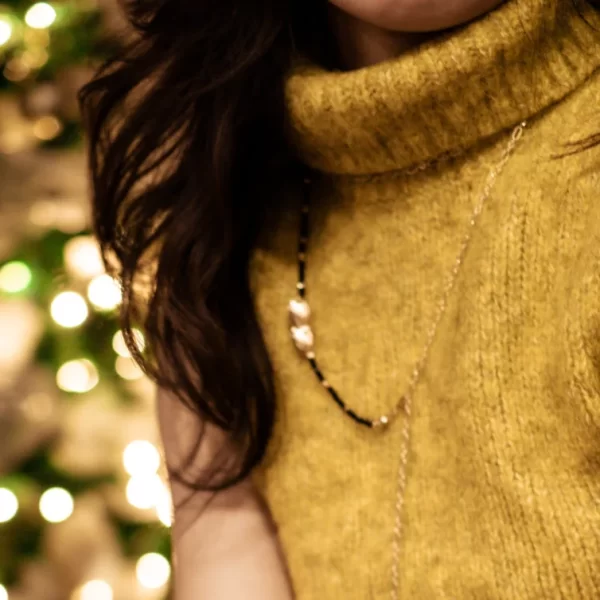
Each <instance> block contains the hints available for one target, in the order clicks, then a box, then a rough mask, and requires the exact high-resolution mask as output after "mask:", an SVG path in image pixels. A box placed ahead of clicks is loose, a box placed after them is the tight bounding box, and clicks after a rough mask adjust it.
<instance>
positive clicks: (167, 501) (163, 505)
mask: <svg viewBox="0 0 600 600" xmlns="http://www.w3.org/2000/svg"><path fill="white" fill-rule="evenodd" d="M156 516H157V517H158V520H159V521H160V522H161V523H162V524H163V525H164V526H165V527H171V525H172V524H173V501H172V500H171V493H170V492H169V488H168V487H167V486H166V485H164V484H163V492H162V493H161V495H160V498H159V499H158V502H157V503H156Z"/></svg>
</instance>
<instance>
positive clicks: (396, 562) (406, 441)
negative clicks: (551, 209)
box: [389, 121, 526, 600]
mask: <svg viewBox="0 0 600 600" xmlns="http://www.w3.org/2000/svg"><path fill="white" fill-rule="evenodd" d="M525 127H526V122H525V121H523V122H522V123H519V124H518V125H517V126H516V127H515V128H514V130H513V132H512V135H511V137H510V141H509V142H508V145H507V146H506V148H505V149H504V152H503V153H502V157H501V159H500V161H499V162H498V164H497V165H496V166H495V167H494V168H493V169H492V170H491V171H490V172H489V174H488V177H487V180H486V183H485V186H484V188H483V192H482V194H481V198H480V199H479V201H478V202H477V205H476V206H475V210H474V211H473V214H472V215H471V219H470V221H469V229H468V231H467V233H466V234H465V237H464V238H463V241H462V243H461V246H460V250H459V253H458V255H457V257H456V260H455V262H454V265H453V267H452V271H451V273H450V277H449V278H448V282H447V284H446V287H445V288H444V293H443V295H442V299H441V300H440V302H439V304H438V311H437V314H436V317H435V319H434V321H433V324H432V326H431V328H430V329H429V332H428V335H427V343H426V344H425V348H424V349H423V354H422V356H421V358H420V359H419V360H418V361H417V363H416V365H415V368H414V369H413V372H412V377H411V380H410V383H409V385H408V389H407V391H406V393H405V394H404V396H403V397H402V398H401V399H400V402H399V403H398V404H397V405H396V407H395V408H394V410H393V411H392V413H390V415H389V419H390V420H391V419H393V418H394V417H396V416H397V415H398V414H399V413H400V411H402V412H404V419H403V424H402V446H401V448H400V463H399V467H398V479H397V491H396V518H395V521H394V536H393V542H392V593H391V598H392V600H399V593H400V585H399V566H400V550H401V548H400V546H401V542H402V517H403V508H404V498H405V492H406V469H407V465H408V453H409V449H410V434H411V413H412V401H413V393H414V391H415V388H416V386H417V383H418V382H419V379H420V377H421V373H422V372H423V369H424V367H425V364H426V362H427V359H428V358H429V352H430V350H431V346H432V345H433V342H434V340H435V336H436V333H437V330H438V327H439V324H440V322H441V320H442V317H443V316H444V313H445V312H446V309H447V307H448V299H449V297H450V294H451V293H452V290H453V289H454V286H455V284H456V280H457V278H458V273H459V271H460V268H461V266H462V264H463V260H464V257H465V254H466V252H467V249H468V247H469V242H470V241H471V236H472V233H473V228H474V227H475V225H476V224H477V220H478V217H479V215H480V214H481V212H482V210H483V207H484V204H485V203H486V201H487V200H488V198H489V197H490V194H491V192H492V189H493V187H494V183H495V182H496V178H497V177H498V175H500V173H502V171H503V170H504V167H505V166H506V163H507V162H508V159H509V158H510V157H511V155H512V153H513V151H514V149H515V147H516V145H517V143H518V142H519V140H520V139H521V137H522V136H523V132H524V130H525Z"/></svg>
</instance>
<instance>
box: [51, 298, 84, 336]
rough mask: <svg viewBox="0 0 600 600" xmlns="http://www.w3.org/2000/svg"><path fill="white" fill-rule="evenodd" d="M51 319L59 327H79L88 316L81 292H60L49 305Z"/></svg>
mask: <svg viewBox="0 0 600 600" xmlns="http://www.w3.org/2000/svg"><path fill="white" fill-rule="evenodd" d="M50 314H51V315H52V319H53V320H54V321H55V322H56V323H57V324H58V325H60V326H61V327H66V328H72V327H79V325H81V324H82V323H83V322H84V321H85V320H86V319H87V318H88V314H89V312H88V307H87V304H86V303H85V300H84V299H83V296H81V294H78V293H77V292H61V293H60V294H58V296H56V297H55V298H54V300H52V304H51V305H50Z"/></svg>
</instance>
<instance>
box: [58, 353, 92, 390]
mask: <svg viewBox="0 0 600 600" xmlns="http://www.w3.org/2000/svg"><path fill="white" fill-rule="evenodd" d="M98 381H99V376H98V369H96V367H95V366H94V364H93V363H92V362H90V361H89V360H87V359H85V358H80V359H78V360H70V361H69V362H66V363H64V364H63V365H62V367H61V368H60V369H59V370H58V372H57V373H56V385H57V386H58V387H59V388H60V389H61V390H63V391H64V392H73V393H76V394H84V393H85V392H89V391H90V390H92V389H94V388H95V387H96V385H98Z"/></svg>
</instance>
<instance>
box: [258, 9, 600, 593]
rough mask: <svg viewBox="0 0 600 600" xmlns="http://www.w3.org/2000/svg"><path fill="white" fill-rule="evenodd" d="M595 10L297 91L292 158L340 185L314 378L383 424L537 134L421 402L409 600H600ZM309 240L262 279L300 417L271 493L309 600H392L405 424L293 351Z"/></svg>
mask: <svg viewBox="0 0 600 600" xmlns="http://www.w3.org/2000/svg"><path fill="white" fill-rule="evenodd" d="M574 4H577V2H575V3H573V2H572V1H571V0H508V2H506V3H503V4H502V5H501V6H500V7H499V8H498V9H496V10H494V11H493V12H491V13H489V14H487V15H486V16H485V17H483V18H481V19H480V20H478V21H476V22H473V23H471V24H469V25H467V26H465V27H463V28H461V29H459V30H457V31H454V32H453V33H452V34H450V35H448V36H445V37H444V38H443V39H437V40H434V41H431V42H429V43H427V44H426V45H425V46H422V47H419V48H417V49H416V50H414V51H412V52H408V53H406V54H403V55H402V56H400V57H398V58H397V59H394V60H390V61H388V62H385V63H381V64H378V65H375V66H372V67H368V68H365V69H361V70H357V71H351V72H326V71H325V70H323V69H321V68H319V67H317V66H314V65H306V64H305V65H303V66H301V67H297V68H296V69H295V70H294V72H293V73H292V74H291V75H290V78H289V82H288V97H289V110H290V115H291V121H292V125H293V133H294V143H295V144H296V145H297V147H298V149H299V152H300V153H301V155H302V157H303V158H304V160H305V161H306V162H307V163H308V164H309V165H311V166H312V167H314V168H315V169H317V170H319V171H321V172H322V173H323V176H322V178H320V179H319V183H318V184H317V185H316V188H315V190H314V196H315V197H314V200H313V204H312V206H313V209H312V213H311V220H312V233H311V238H310V247H309V250H308V256H307V265H308V267H307V269H308V270H307V290H308V295H307V298H308V301H309V302H310V304H311V306H312V308H313V318H312V325H313V329H314V330H315V334H316V340H317V346H316V353H317V358H318V360H319V362H320V365H321V368H322V369H323V371H324V373H325V375H326V377H327V378H328V379H329V380H330V381H331V382H332V384H333V385H334V386H335V387H336V389H337V390H338V391H339V393H340V394H341V396H342V397H343V398H344V400H345V401H346V402H347V403H348V404H349V405H350V406H351V407H352V408H353V409H354V410H355V411H356V412H358V413H359V414H364V415H368V416H373V417H376V416H379V415H382V414H385V413H386V412H388V411H389V410H390V408H391V407H392V406H393V405H395V403H396V402H397V401H398V399H399V397H400V396H401V395H402V393H403V392H404V390H405V389H406V387H407V384H408V381H409V379H410V375H411V373H412V370H413V368H414V365H415V363H416V361H417V360H418V358H419V357H420V355H421V353H422V351H423V348H424V346H425V344H426V341H427V332H428V331H429V328H430V327H431V324H432V322H433V320H434V317H435V315H436V310H437V306H438V303H439V302H440V299H441V297H442V294H443V289H444V286H445V285H446V283H447V280H448V277H449V275H450V272H451V269H452V266H453V264H454V261H455V259H456V256H457V254H458V251H459V248H460V244H461V241H462V239H463V236H464V235H465V232H466V230H467V228H468V224H469V218H470V215H471V213H472V210H473V208H474V206H475V205H476V203H477V202H478V200H479V198H480V197H481V194H482V191H483V188H484V185H485V181H486V178H487V175H488V172H489V171H490V169H491V168H492V167H493V166H494V165H495V164H497V162H498V161H499V160H500V157H501V154H502V151H503V150H504V148H505V147H506V144H507V142H508V139H509V137H510V132H511V130H512V128H513V127H514V126H515V125H516V124H517V123H518V122H520V121H522V120H523V119H527V122H528V125H527V128H526V131H525V134H524V136H523V138H522V140H521V141H520V143H519V145H518V146H517V148H516V151H515V153H514V155H513V156H512V158H511V159H510V160H509V162H508V164H507V165H506V168H505V169H504V171H503V172H502V174H501V175H500V176H499V177H498V178H497V181H496V183H495V186H494V188H493V191H492V194H491V196H490V198H489V200H488V203H487V204H486V207H485V209H484V211H483V213H482V215H481V217H480V219H479V221H478V224H477V227H476V229H475V230H474V231H473V235H472V241H471V245H470V247H469V250H468V252H467V255H466V257H465V259H464V264H463V267H462V270H461V271H460V274H459V277H458V279H457V282H456V286H455V288H454V290H453V293H452V295H451V297H450V300H449V303H448V308H447V311H446V313H445V315H444V318H443V319H442V321H441V323H440V327H439V330H438V335H437V337H436V339H435V342H434V344H433V346H432V349H431V354H430V359H429V361H428V363H427V365H426V368H425V372H424V374H423V376H422V378H421V381H420V383H419V385H418V387H417V389H416V392H415V395H414V401H413V412H412V440H411V445H410V453H409V460H408V469H407V484H406V493H405V497H404V507H403V511H402V523H403V535H402V542H401V556H400V558H399V564H398V568H399V574H400V598H401V599H402V600H409V599H410V600H434V599H436V600H437V599H440V598H448V599H452V600H500V599H502V600H527V599H529V600H541V599H544V600H554V599H556V600H559V599H561V600H598V599H599V598H600V175H599V173H600V147H595V148H592V149H589V150H586V151H584V152H582V153H578V154H575V155H572V156H567V157H563V158H560V159H557V158H555V157H553V155H555V154H558V153H560V152H561V151H564V150H565V144H566V143H568V142H573V141H575V140H578V139H581V138H585V137H587V136H590V135H592V134H598V133H599V132H600V71H599V70H598V68H599V67H600V16H599V15H598V13H596V12H595V11H594V10H593V9H591V8H586V7H585V3H579V4H580V7H579V10H577V9H576V8H575V7H574ZM449 151H450V152H452V151H461V154H460V155H459V156H458V157H456V156H454V155H452V156H451V157H450V158H448V157H446V158H444V155H445V154H447V153H448V152H449ZM439 157H442V159H441V160H439V161H437V162H435V163H433V164H432V165H430V166H429V167H428V168H427V169H425V170H422V171H417V172H416V173H413V172H412V171H413V169H409V167H413V166H415V165H417V164H420V163H422V162H423V161H428V160H431V159H436V158H439ZM299 218H300V211H299V204H298V202H297V201H296V200H290V202H289V207H288V208H287V209H286V210H285V212H284V216H283V217H282V218H281V222H280V223H279V225H278V226H277V227H276V228H271V230H270V231H269V232H268V233H267V234H265V236H263V237H264V239H263V240H262V244H261V247H260V248H259V249H258V250H257V251H256V254H255V256H254V260H253V265H252V273H253V286H254V290H255V297H256V305H257V309H258V312H259V316H260V320H261V324H262V327H263V330H264V335H265V340H266V343H267V346H268V348H269V351H270V353H271V357H272V361H273V365H274V369H275V374H276V382H277V391H278V397H279V405H280V409H279V415H278V419H277V425H276V432H275V437H274V439H273V443H272V445H271V449H270V453H269V457H268V460H267V462H266V463H265V465H264V467H262V468H261V469H260V471H257V473H256V481H257V483H258V485H259V486H260V488H261V490H262V491H263V492H264V495H265V496H266V499H267V501H268V503H269V506H270V507H271V510H272V512H273V515H274V519H275V521H276V523H277V525H278V527H279V534H280V537H281V540H282V544H283V548H284V550H285V553H286V556H287V560H288V563H289V567H290V572H291V576H292V579H293V583H294V587H295V590H296V594H297V598H298V599H299V600H369V599H379V598H385V599H387V598H390V593H391V589H392V582H391V570H392V539H393V530H394V520H395V515H396V508H395V496H396V489H397V484H398V482H397V472H398V465H399V461H400V448H401V446H402V426H403V424H402V421H401V420H400V421H396V422H395V423H394V424H393V425H392V426H391V427H389V428H388V429H387V430H384V431H373V430H368V429H366V428H361V427H360V426H358V425H356V424H355V423H354V422H353V421H351V420H350V419H349V418H348V417H347V416H346V415H344V414H343V413H342V412H341V411H340V409H339V408H338V407H337V406H336V405H335V404H334V402H333V401H332V399H331V398H330V397H329V396H328V394H327V393H326V392H325V390H324V389H323V388H322V387H321V385H320V384H319V382H318V381H317V379H316V377H315V376H314V374H313V372H312V371H311V369H310V366H309V365H308V363H307V362H306V360H304V359H303V358H301V357H300V356H299V355H298V354H297V352H296V351H295V349H294V347H293V344H292V342H291V340H290V337H289V331H288V322H287V304H288V301H289V300H290V299H291V298H293V297H294V296H295V285H296V281H297V279H296V277H297V273H296V260H297V257H296V249H297V246H296V245H297V235H298V225H299Z"/></svg>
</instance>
